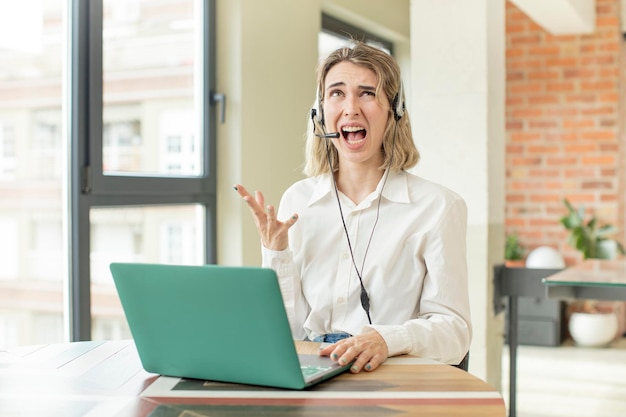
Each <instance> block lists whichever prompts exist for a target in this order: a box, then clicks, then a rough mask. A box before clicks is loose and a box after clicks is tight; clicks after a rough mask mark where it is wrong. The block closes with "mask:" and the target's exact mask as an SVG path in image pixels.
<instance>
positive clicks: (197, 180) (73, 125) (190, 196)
mask: <svg viewBox="0 0 626 417" xmlns="http://www.w3.org/2000/svg"><path fill="white" fill-rule="evenodd" d="M214 7H215V1H214V0H208V1H203V0H102V1H92V0H74V1H71V2H67V1H64V0H46V1H44V2H41V1H28V0H25V1H24V2H18V3H16V4H13V3H7V4H4V3H3V4H0V14H1V15H3V16H9V18H8V20H7V19H5V20H4V21H11V22H15V24H14V25H9V26H8V27H5V26H0V61H1V62H3V63H4V64H3V65H2V66H0V195H3V196H8V197H9V198H3V199H1V200H0V230H2V236H3V239H2V240H1V241H0V251H2V253H3V265H2V268H0V349H2V348H3V347H4V346H7V345H9V344H21V345H25V344H35V343H54V342H60V341H63V340H64V339H66V340H67V339H69V340H89V339H92V338H108V339H110V338H128V337H129V332H128V329H127V327H126V321H125V318H124V316H123V313H122V310H121V306H120V304H119V300H118V298H117V294H116V291H115V288H114V286H113V283H112V279H111V276H110V272H109V264H110V263H111V262H114V261H130V262H169V263H187V264H200V263H212V262H214V261H215V244H214V240H215V236H214V230H215V228H214V224H215V174H214V171H215V168H214V167H215V155H214V154H213V152H212V149H214V142H215V138H214V134H215V119H216V118H215V114H214V113H215V112H214V109H213V108H211V107H210V103H209V100H210V94H208V93H207V92H210V91H212V88H213V86H214V84H215V76H214V68H213V61H214V59H213V54H214V50H215V48H214V45H213V44H212V43H211V42H212V40H213V32H212V31H213V30H214V21H213V20H214V15H215V13H214ZM66 54H67V55H69V59H66ZM64 92H66V94H64ZM34 300H36V301H34ZM67 329H69V334H68V332H67ZM64 333H65V334H64Z"/></svg>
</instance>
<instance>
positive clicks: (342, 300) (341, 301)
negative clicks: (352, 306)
mask: <svg viewBox="0 0 626 417" xmlns="http://www.w3.org/2000/svg"><path fill="white" fill-rule="evenodd" d="M345 302H346V299H345V298H343V297H339V298H337V304H343V303H345Z"/></svg>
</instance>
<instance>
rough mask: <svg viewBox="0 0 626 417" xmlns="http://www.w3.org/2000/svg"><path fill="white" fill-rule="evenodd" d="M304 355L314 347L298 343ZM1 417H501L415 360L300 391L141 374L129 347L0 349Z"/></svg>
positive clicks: (464, 385)
mask: <svg viewBox="0 0 626 417" xmlns="http://www.w3.org/2000/svg"><path fill="white" fill-rule="evenodd" d="M297 347H298V351H300V352H302V353H306V352H317V350H318V349H319V344H317V343H310V342H309V343H297ZM0 410H1V414H2V416H31V415H32V416H35V415H36V416H43V417H45V416H59V415H62V416H64V417H79V416H85V415H89V416H91V417H99V416H106V417H114V416H117V417H148V416H152V417H156V416H159V417H170V416H171V417H174V416H176V417H196V416H207V415H210V416H218V417H219V416H229V417H230V416H238V417H239V416H243V417H246V416H258V415H280V416H285V417H289V416H302V415H307V416H318V415H319V416H324V417H326V416H329V415H342V416H345V417H350V416H359V417H361V416H376V417H379V416H394V417H397V416H418V415H419V416H425V415H428V416H432V415H440V416H447V417H454V416H481V417H503V416H504V415H505V414H506V410H505V405H504V400H503V398H502V396H501V395H500V393H499V392H498V391H497V390H496V389H495V388H493V387H492V386H490V385H488V384H487V383H486V382H484V381H482V380H480V379H478V378H476V377H474V376H472V375H471V374H469V373H467V372H465V371H462V370H460V369H458V368H455V367H453V366H449V365H444V364H441V363H438V362H435V361H432V360H428V359H421V358H416V357H411V356H402V357H396V358H390V359H388V360H387V361H386V362H385V363H384V364H383V365H382V366H381V367H380V368H379V369H377V370H376V371H374V372H363V373H360V374H350V373H344V374H341V375H339V376H336V377H335V378H333V379H331V380H328V381H325V382H323V383H321V384H319V385H317V386H315V387H313V388H310V389H307V390H303V391H290V390H282V389H271V388H264V387H257V386H249V385H238V384H227V383H219V382H206V381H199V380H185V379H180V378H169V377H163V376H159V375H155V374H150V373H147V372H145V371H144V370H143V368H142V366H141V363H140V361H139V358H138V356H137V351H136V349H135V345H134V343H133V342H132V341H107V342H75V343H65V344H52V345H44V346H28V347H23V348H17V349H10V350H7V351H0Z"/></svg>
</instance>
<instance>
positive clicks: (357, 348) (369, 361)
mask: <svg viewBox="0 0 626 417" xmlns="http://www.w3.org/2000/svg"><path fill="white" fill-rule="evenodd" d="M319 354H320V355H322V356H330V358H331V359H332V360H334V361H337V362H339V363H340V364H341V365H344V364H346V363H350V362H352V361H354V363H353V364H352V366H351V367H350V372H352V373H353V374H357V373H359V372H361V371H362V370H366V371H373V370H374V369H376V368H378V366H379V365H380V364H381V363H383V362H384V361H385V360H386V359H387V357H388V356H389V349H388V348H387V343H385V340H384V339H383V337H382V336H381V335H380V333H378V332H377V331H370V332H367V333H362V334H360V335H357V336H352V337H349V338H347V339H343V340H340V341H339V342H337V343H334V344H332V345H330V346H326V347H325V348H323V349H322V350H320V352H319Z"/></svg>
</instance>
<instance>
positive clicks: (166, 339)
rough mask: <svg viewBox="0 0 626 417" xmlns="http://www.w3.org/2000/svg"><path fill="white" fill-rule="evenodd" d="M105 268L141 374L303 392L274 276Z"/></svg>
mask: <svg viewBox="0 0 626 417" xmlns="http://www.w3.org/2000/svg"><path fill="white" fill-rule="evenodd" d="M110 268H111V273H112V274H113V279H114V282H115V286H116V288H117V291H118V294H119V297H120V300H121V303H122V307H123V309H124V313H125V314H126V319H127V320H128V325H129V327H130V330H131V333H132V336H133V339H134V341H135V345H136V346H137V351H138V353H139V356H140V358H141V362H142V364H143V367H144V369H145V370H146V371H148V372H153V373H158V374H162V375H168V376H176V377H186V378H196V379H205V380H213V381H225V382H237V383H245V384H254V385H267V386H274V387H283V388H292V389H301V388H303V387H304V379H303V377H302V373H301V371H300V364H299V361H298V356H297V353H296V350H295V345H294V341H293V337H292V334H291V330H290V328H289V323H288V320H287V315H286V313H285V308H284V305H283V300H282V296H281V293H280V288H279V286H278V281H277V278H276V274H275V273H274V271H273V270H271V269H265V268H254V267H226V266H217V265H203V266H180V265H158V264H130V263H113V264H111V266H110Z"/></svg>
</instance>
